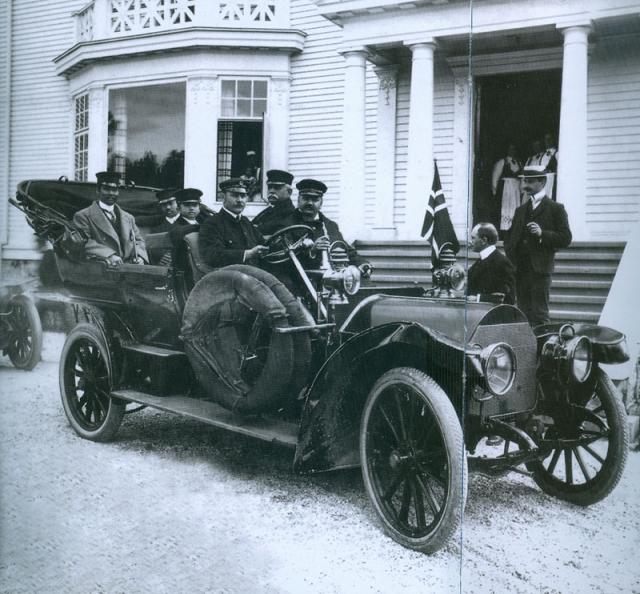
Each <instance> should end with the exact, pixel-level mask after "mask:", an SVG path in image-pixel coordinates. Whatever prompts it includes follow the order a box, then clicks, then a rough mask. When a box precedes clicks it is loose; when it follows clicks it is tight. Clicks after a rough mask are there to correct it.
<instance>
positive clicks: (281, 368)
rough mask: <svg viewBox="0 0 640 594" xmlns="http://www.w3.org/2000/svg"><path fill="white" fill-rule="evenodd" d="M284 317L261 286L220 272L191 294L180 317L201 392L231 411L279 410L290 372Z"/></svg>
mask: <svg viewBox="0 0 640 594" xmlns="http://www.w3.org/2000/svg"><path fill="white" fill-rule="evenodd" d="M288 326H289V322H288V319H287V311H286V309H285V307H284V305H283V304H282V303H281V302H280V300H279V299H278V298H277V297H276V296H275V295H274V293H273V291H272V290H271V289H270V288H269V287H268V286H267V285H266V284H265V283H263V282H262V281H261V280H259V279H257V278H256V277H254V276H251V275H249V274H245V273H244V272H243V271H240V270H230V269H227V268H223V269H221V270H216V271H214V272H210V273H209V274H207V275H206V276H204V277H203V278H202V279H200V281H198V283H196V285H195V287H194V288H193V290H192V291H191V293H190V295H189V298H188V300H187V303H186V305H185V308H184V312H183V316H182V337H183V340H184V343H185V352H186V353H187V356H188V357H189V361H190V362H191V365H192V367H193V370H194V372H195V374H196V377H197V378H198V381H199V382H200V384H201V386H202V387H203V388H204V389H205V390H206V392H207V393H208V394H210V395H211V396H212V397H213V398H214V400H216V401H217V402H219V403H220V404H222V405H223V406H225V407H226V408H229V409H230V410H233V411H237V412H243V413H257V412H263V411H266V410H271V409H274V408H277V407H278V406H279V405H280V404H281V403H282V402H283V399H284V397H285V396H286V395H287V387H288V386H289V384H290V381H291V377H292V371H293V362H294V354H293V336H292V335H291V334H276V333H275V332H273V330H274V329H275V328H286V327H288Z"/></svg>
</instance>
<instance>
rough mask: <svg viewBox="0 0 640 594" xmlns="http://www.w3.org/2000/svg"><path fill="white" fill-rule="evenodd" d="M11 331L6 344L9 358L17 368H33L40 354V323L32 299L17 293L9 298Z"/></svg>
mask: <svg viewBox="0 0 640 594" xmlns="http://www.w3.org/2000/svg"><path fill="white" fill-rule="evenodd" d="M10 306H11V312H12V313H11V333H10V335H9V341H8V345H7V354H8V355H9V359H11V362H12V363H13V364H14V366H15V367H17V368H18V369H26V370H31V369H33V368H34V367H35V366H36V365H37V364H38V362H39V361H40V355H41V354H42V324H41V323H40V315H39V314H38V310H37V309H36V306H35V304H34V303H33V300H32V299H30V298H29V297H27V296H26V295H18V296H17V297H15V298H14V299H12V300H11V303H10Z"/></svg>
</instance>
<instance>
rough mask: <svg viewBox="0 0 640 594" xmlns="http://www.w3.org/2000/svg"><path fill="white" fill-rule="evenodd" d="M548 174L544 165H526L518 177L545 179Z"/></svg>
mask: <svg viewBox="0 0 640 594" xmlns="http://www.w3.org/2000/svg"><path fill="white" fill-rule="evenodd" d="M548 173H549V172H548V171H547V168H546V167H545V166H544V165H527V167H525V169H523V170H522V173H521V174H520V175H519V176H518V177H547V174H548Z"/></svg>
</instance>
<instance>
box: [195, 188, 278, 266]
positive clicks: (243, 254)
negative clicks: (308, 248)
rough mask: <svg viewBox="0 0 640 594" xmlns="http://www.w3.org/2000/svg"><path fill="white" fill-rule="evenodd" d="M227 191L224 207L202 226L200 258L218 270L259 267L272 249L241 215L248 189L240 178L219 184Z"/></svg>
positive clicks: (245, 203)
mask: <svg viewBox="0 0 640 594" xmlns="http://www.w3.org/2000/svg"><path fill="white" fill-rule="evenodd" d="M219 187H220V190H221V191H222V192H224V198H223V202H222V207H221V208H220V210H219V211H218V212H217V213H215V214H214V215H212V216H210V217H207V218H206V219H205V220H204V221H203V223H202V225H201V226H200V256H201V257H202V259H203V260H204V261H205V262H206V263H207V264H209V266H213V267H215V268H220V267H222V266H228V265H230V264H251V265H254V266H257V265H258V264H259V257H260V256H261V255H264V254H266V253H267V252H268V251H269V249H268V248H267V247H266V246H265V245H264V242H265V240H264V237H263V236H262V234H261V233H260V231H258V229H257V227H256V226H255V225H254V224H253V223H252V222H251V221H250V220H249V219H248V218H247V217H245V216H244V215H243V214H242V211H243V210H244V208H245V206H246V205H247V188H246V185H245V183H244V181H243V180H242V179H240V178H231V179H228V180H226V181H223V182H222V183H220V185H219Z"/></svg>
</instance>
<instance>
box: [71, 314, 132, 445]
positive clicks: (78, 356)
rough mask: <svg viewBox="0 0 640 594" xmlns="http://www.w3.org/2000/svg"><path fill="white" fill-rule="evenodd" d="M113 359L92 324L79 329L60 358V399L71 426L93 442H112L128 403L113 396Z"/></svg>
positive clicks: (98, 331) (103, 340) (80, 325)
mask: <svg viewBox="0 0 640 594" xmlns="http://www.w3.org/2000/svg"><path fill="white" fill-rule="evenodd" d="M111 378H112V368H111V357H110V355H109V349H108V346H107V343H106V340H105V338H104V336H103V334H102V332H100V330H98V329H97V328H95V327H94V326H92V325H91V324H79V325H78V326H76V327H75V328H74V329H73V330H72V331H71V333H70V334H69V336H68V337H67V340H66V341H65V343H64V347H63V348H62V354H61V356H60V396H61V397H62V406H63V407H64V412H65V414H66V415H67V419H68V420H69V424H70V425H71V427H73V429H74V431H75V432H76V433H77V434H78V435H80V436H81V437H84V438H85V439H90V440H92V441H109V440H110V439H113V437H114V436H115V434H116V432H117V431H118V428H119V427H120V423H121V422H122V416H123V415H124V412H125V407H126V405H125V403H124V402H122V401H120V400H117V399H114V398H112V397H111V395H110V394H111Z"/></svg>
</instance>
